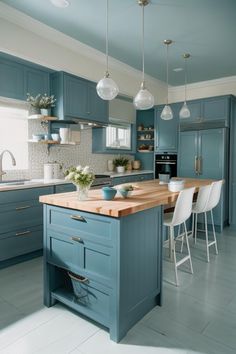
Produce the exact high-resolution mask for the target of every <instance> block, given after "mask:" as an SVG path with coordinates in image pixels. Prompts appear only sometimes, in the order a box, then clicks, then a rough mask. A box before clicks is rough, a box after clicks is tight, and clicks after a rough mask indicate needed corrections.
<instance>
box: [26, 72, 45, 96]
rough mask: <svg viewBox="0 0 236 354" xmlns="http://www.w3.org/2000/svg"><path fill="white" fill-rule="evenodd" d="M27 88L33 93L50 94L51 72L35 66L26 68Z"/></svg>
mask: <svg viewBox="0 0 236 354" xmlns="http://www.w3.org/2000/svg"><path fill="white" fill-rule="evenodd" d="M25 90H26V93H30V94H31V95H33V96H34V95H37V94H39V93H41V94H45V93H46V94H49V73H47V72H46V71H42V70H37V69H33V68H25Z"/></svg>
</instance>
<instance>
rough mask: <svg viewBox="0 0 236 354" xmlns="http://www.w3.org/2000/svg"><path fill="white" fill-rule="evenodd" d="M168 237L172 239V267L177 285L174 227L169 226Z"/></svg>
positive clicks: (177, 284)
mask: <svg viewBox="0 0 236 354" xmlns="http://www.w3.org/2000/svg"><path fill="white" fill-rule="evenodd" d="M170 237H171V239H172V240H173V242H172V253H173V258H174V267H175V285H176V286H179V280H178V274H177V264H176V253H175V240H174V227H173V226H171V227H170Z"/></svg>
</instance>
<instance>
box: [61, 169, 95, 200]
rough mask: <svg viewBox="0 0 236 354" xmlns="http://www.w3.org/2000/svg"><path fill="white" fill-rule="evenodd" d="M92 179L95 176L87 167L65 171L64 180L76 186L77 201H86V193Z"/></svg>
mask: <svg viewBox="0 0 236 354" xmlns="http://www.w3.org/2000/svg"><path fill="white" fill-rule="evenodd" d="M94 178H95V176H94V174H93V172H92V171H91V170H90V167H89V166H85V167H82V166H77V167H74V166H72V167H70V168H68V169H67V170H66V171H65V179H66V180H67V181H71V182H72V183H73V184H74V185H75V186H76V188H77V192H78V199H79V200H86V199H88V191H89V189H90V187H91V184H92V183H93V181H94Z"/></svg>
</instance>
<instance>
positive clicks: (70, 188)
mask: <svg viewBox="0 0 236 354" xmlns="http://www.w3.org/2000/svg"><path fill="white" fill-rule="evenodd" d="M75 190H76V187H75V186H74V185H73V184H72V183H68V184H62V185H59V186H55V193H67V192H74V191H75Z"/></svg>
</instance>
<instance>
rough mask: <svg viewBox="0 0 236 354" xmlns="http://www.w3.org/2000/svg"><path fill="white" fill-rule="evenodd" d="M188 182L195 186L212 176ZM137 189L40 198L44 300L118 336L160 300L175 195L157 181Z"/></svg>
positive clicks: (120, 336) (119, 337)
mask: <svg viewBox="0 0 236 354" xmlns="http://www.w3.org/2000/svg"><path fill="white" fill-rule="evenodd" d="M185 180H186V183H185V186H186V187H192V186H195V187H196V190H197V189H198V188H199V187H200V186H203V185H207V184H209V183H210V182H211V181H210V180H195V179H185ZM135 187H136V189H135V190H134V191H133V192H132V195H131V197H130V198H127V199H122V198H120V197H119V196H118V195H117V196H116V198H115V199H114V200H113V201H105V200H103V199H102V197H101V191H100V190H93V191H90V193H89V200H87V201H83V202H81V201H78V200H77V195H76V192H73V193H63V194H57V195H47V196H42V197H40V202H42V203H44V204H45V205H44V303H45V305H46V306H48V307H49V306H52V305H54V304H55V302H56V301H60V302H62V303H64V304H66V305H67V306H69V307H70V308H72V309H74V310H75V311H77V312H78V313H81V314H83V315H85V316H87V317H89V318H91V319H93V320H95V321H97V322H98V323H100V324H102V325H103V326H105V327H107V328H108V329H109V331H110V338H111V339H112V340H114V341H116V342H118V341H120V340H121V339H122V338H123V337H124V336H125V334H126V333H127V331H128V330H129V329H130V328H131V327H132V326H133V325H134V324H135V323H136V322H137V321H138V320H140V319H141V318H142V317H143V316H144V315H145V314H146V313H147V312H148V311H150V310H151V309H152V308H153V307H154V306H156V305H161V301H162V216H163V209H164V208H166V207H169V206H171V205H173V204H174V203H175V201H176V199H177V197H178V193H172V192H169V191H168V189H167V186H166V185H159V183H158V181H157V180H154V181H148V182H140V183H137V184H135ZM68 272H71V273H68ZM69 275H71V276H72V281H73V283H74V287H76V295H75V294H74V291H73V287H72V284H71V278H70V276H69Z"/></svg>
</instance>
